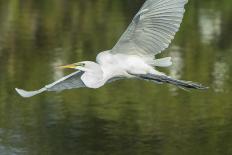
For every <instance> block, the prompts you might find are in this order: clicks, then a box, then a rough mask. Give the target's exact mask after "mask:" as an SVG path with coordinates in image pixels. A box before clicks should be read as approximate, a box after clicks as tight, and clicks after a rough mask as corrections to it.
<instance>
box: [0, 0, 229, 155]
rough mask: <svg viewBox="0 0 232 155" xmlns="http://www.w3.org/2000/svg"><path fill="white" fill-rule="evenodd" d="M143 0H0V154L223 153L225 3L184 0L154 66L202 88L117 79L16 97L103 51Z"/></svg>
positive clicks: (226, 145) (226, 73) (226, 118)
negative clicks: (167, 59) (167, 63)
mask: <svg viewBox="0 0 232 155" xmlns="http://www.w3.org/2000/svg"><path fill="white" fill-rule="evenodd" d="M142 3H143V0H25V1H24V0H0V155H79V154H80V155H230V154H232V78H231V76H232V29H231V28H232V1H231V0H221V1H218V0H204V1H203V0H190V3H189V4H188V5H187V8H186V9H187V11H186V14H185V18H184V22H183V23H182V26H181V29H180V31H179V32H178V34H177V36H176V38H175V40H174V42H173V43H172V44H171V46H170V48H169V49H168V50H166V52H164V53H163V54H162V55H161V57H164V56H167V55H170V56H172V57H173V58H174V65H173V67H171V68H169V69H166V70H163V71H164V72H166V73H167V74H170V75H172V76H173V77H176V78H180V79H185V80H192V81H196V82H201V83H203V84H205V85H207V86H210V89H209V90H208V91H205V92H199V91H191V92H186V91H183V90H181V89H177V88H176V87H173V86H168V85H157V84H154V83H149V82H146V81H139V80H123V81H117V82H114V83H111V84H109V85H106V86H105V87H103V88H100V89H97V90H91V89H76V90H70V91H64V92H62V93H45V94H42V95H39V96H36V97H33V98H30V99H23V98H21V97H19V96H18V94H16V92H15V91H14V88H15V87H19V88H25V89H29V90H31V89H32V90H33V89H36V88H40V87H41V86H43V85H45V84H48V83H50V82H52V81H54V80H56V79H58V78H60V77H62V76H63V75H66V74H68V73H70V71H61V70H57V69H56V66H59V65H62V64H67V63H72V62H77V61H82V60H94V59H95V56H96V54H97V53H98V52H99V51H102V50H107V49H110V48H112V47H113V45H114V44H115V42H116V41H117V39H118V38H119V36H120V35H121V33H122V32H123V31H124V30H125V28H126V27H127V25H128V24H129V22H130V20H131V18H132V17H133V15H134V14H135V13H136V12H137V11H138V9H139V7H140V6H141V4H142Z"/></svg>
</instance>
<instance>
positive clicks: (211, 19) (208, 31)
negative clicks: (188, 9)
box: [199, 9, 221, 43]
mask: <svg viewBox="0 0 232 155" xmlns="http://www.w3.org/2000/svg"><path fill="white" fill-rule="evenodd" d="M199 24H200V25H199V26H200V31H201V35H202V37H201V38H202V42H203V43H210V42H211V41H212V40H214V39H215V38H217V36H219V35H220V34H221V13H220V12H218V11H215V10H205V9H201V11H200V17H199Z"/></svg>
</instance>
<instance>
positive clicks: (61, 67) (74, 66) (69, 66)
mask: <svg viewBox="0 0 232 155" xmlns="http://www.w3.org/2000/svg"><path fill="white" fill-rule="evenodd" d="M76 67H77V66H76V65H75V64H69V65H65V66H60V67H58V68H60V69H65V68H69V69H76Z"/></svg>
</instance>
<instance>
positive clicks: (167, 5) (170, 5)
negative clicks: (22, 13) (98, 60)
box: [111, 0, 188, 57]
mask: <svg viewBox="0 0 232 155" xmlns="http://www.w3.org/2000/svg"><path fill="white" fill-rule="evenodd" d="M187 1H188V0H147V1H146V2H145V3H144V5H143V6H142V8H141V9H140V10H139V12H138V13H137V14H136V15H135V17H134V18H133V20H132V22H131V24H130V25H129V27H128V28H127V30H126V31H125V32H124V34H123V35H122V36H121V38H120V39H119V41H118V42H117V44H116V45H115V46H114V47H113V49H112V51H111V52H112V53H114V54H116V53H124V54H136V55H140V56H149V57H151V56H153V55H156V54H158V53H160V52H162V51H163V50H165V49H166V48H167V47H168V46H169V44H170V43H171V40H172V39H173V38H174V36H175V34H176V32H177V31H178V30H179V27H180V24H181V22H182V19H183V15H184V12H185V9H184V6H185V4H186V3H187Z"/></svg>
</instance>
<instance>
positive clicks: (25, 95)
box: [15, 88, 29, 98]
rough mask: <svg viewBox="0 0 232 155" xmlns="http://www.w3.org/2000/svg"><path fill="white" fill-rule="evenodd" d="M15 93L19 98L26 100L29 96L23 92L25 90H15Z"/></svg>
mask: <svg viewBox="0 0 232 155" xmlns="http://www.w3.org/2000/svg"><path fill="white" fill-rule="evenodd" d="M15 91H16V92H17V93H18V94H19V95H20V96H21V97H24V98H28V97H29V96H28V95H27V94H28V92H27V91H25V90H22V89H19V88H15Z"/></svg>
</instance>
